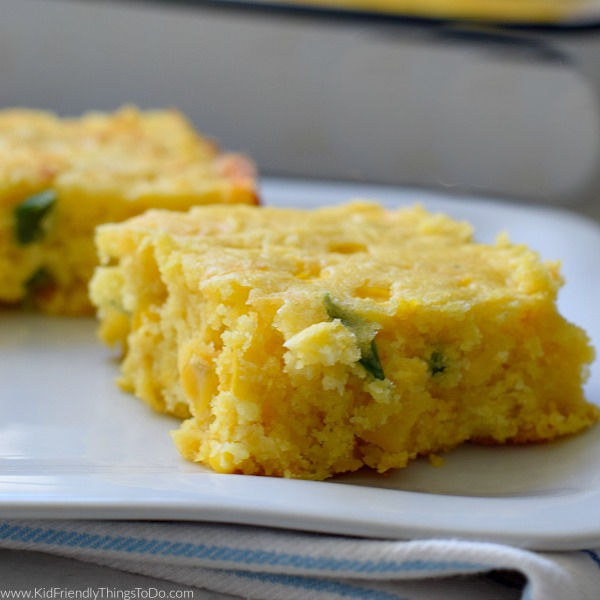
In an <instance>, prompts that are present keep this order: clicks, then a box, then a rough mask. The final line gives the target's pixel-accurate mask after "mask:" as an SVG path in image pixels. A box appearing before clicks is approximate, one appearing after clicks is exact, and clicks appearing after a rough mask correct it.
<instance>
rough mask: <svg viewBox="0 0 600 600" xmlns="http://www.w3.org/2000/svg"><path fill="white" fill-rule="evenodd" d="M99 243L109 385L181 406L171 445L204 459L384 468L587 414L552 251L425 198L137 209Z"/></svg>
mask: <svg viewBox="0 0 600 600" xmlns="http://www.w3.org/2000/svg"><path fill="white" fill-rule="evenodd" d="M97 244H98V247H99V251H100V256H101V261H102V264H103V265H104V266H101V267H99V268H98V270H97V271H96V274H95V276H94V278H93V280H92V283H91V295H92V299H93V301H94V303H95V304H96V305H97V306H98V307H99V315H100V319H101V321H102V323H101V336H102V337H103V339H104V340H105V341H106V342H107V343H109V344H115V343H121V344H122V345H123V346H124V348H125V355H124V360H123V363H122V385H123V386H124V387H125V388H126V389H128V390H131V391H133V392H134V393H135V394H136V395H138V396H139V397H141V398H143V399H144V400H145V401H146V402H148V403H149V404H150V405H151V406H152V407H153V408H155V409H156V410H159V411H164V412H168V413H172V414H175V415H177V416H179V417H182V418H186V420H185V421H184V422H183V424H182V426H181V428H180V429H179V430H178V431H177V432H175V434H174V438H175V443H176V445H177V447H178V448H179V450H180V452H181V453H182V454H183V456H184V457H186V458H187V459H189V460H192V461H197V462H201V463H204V464H206V465H210V466H211V467H212V468H213V469H214V470H216V471H219V472H224V473H231V472H239V473H247V474H264V475H276V476H285V477H302V478H314V479H323V478H326V477H328V476H331V475H333V474H335V473H341V472H344V471H352V470H355V469H358V468H359V467H361V466H362V465H368V466H370V467H372V468H374V469H377V470H378V471H381V472H383V471H386V470H388V469H391V468H395V467H403V466H405V465H406V464H407V462H408V461H409V460H411V459H412V458H414V457H416V456H418V455H426V454H430V453H436V452H439V451H443V450H446V449H449V448H452V447H454V446H456V445H457V444H459V443H461V442H464V441H466V440H473V441H476V442H485V443H512V442H514V443H520V442H539V441H545V440H552V439H554V438H556V437H559V436H563V435H566V434H571V433H575V432H578V431H581V430H582V429H584V428H586V427H588V426H590V425H591V424H592V423H594V422H595V421H596V420H597V419H598V417H599V409H598V407H596V406H594V405H592V404H589V403H587V402H586V401H585V399H584V397H583V394H582V382H583V381H584V379H585V377H586V374H587V365H588V363H590V362H591V360H592V358H593V350H592V348H591V347H590V344H589V341H588V338H587V336H586V334H585V333H584V332H583V331H582V330H581V329H580V328H578V327H576V326H575V325H572V324H570V323H568V322H567V321H566V320H565V319H564V318H563V317H562V316H560V315H559V314H558V312H557V309H556V305H555V300H556V294H557V290H558V288H559V286H560V285H561V278H560V275H559V272H558V264H557V263H544V262H541V261H540V259H539V258H538V256H537V255H536V253H534V252H532V251H531V250H529V249H528V248H526V247H525V246H522V245H512V244H511V243H509V241H508V240H507V239H506V238H505V237H501V238H500V239H499V240H498V242H497V243H496V244H495V245H484V244H478V243H475V242H473V241H472V232H471V228H470V226H468V225H467V224H464V223H458V222H455V221H452V220H451V219H450V218H448V217H446V216H443V215H432V214H429V213H427V212H425V211H424V210H423V209H422V208H420V207H415V208H410V209H402V210H396V211H386V210H384V209H382V208H381V207H379V206H378V205H376V204H372V203H362V202H357V203H350V204H347V205H343V206H337V207H330V208H322V209H319V210H315V211H300V210H289V209H280V208H262V209H257V208H254V207H248V206H235V207H228V208H226V207H222V206H211V207H197V208H193V209H191V210H190V211H189V212H188V213H185V214H181V213H179V214H176V213H172V212H168V211H149V212H148V213H146V214H145V215H142V216H139V217H136V218H134V219H131V220H129V221H127V222H125V223H121V224H117V225H104V226H102V227H100V228H99V229H98V231H97Z"/></svg>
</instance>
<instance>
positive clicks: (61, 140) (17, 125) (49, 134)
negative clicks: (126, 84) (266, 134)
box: [0, 106, 255, 199]
mask: <svg viewBox="0 0 600 600" xmlns="http://www.w3.org/2000/svg"><path fill="white" fill-rule="evenodd" d="M254 179H255V173H254V168H253V165H252V163H251V162H250V161H249V160H248V159H246V158H245V157H243V156H239V155H233V154H220V153H219V149H218V147H217V146H216V145H215V144H214V142H212V141H209V140H207V139H204V138H203V137H201V136H199V135H198V134H197V133H196V132H195V131H194V128H193V127H192V126H191V124H190V123H189V122H188V121H187V120H186V119H185V118H184V117H183V115H182V114H181V113H179V112H178V111H176V110H173V109H171V110H157V111H146V112H142V111H140V110H138V109H137V108H135V107H131V106H127V107H124V108H122V109H120V110H118V111H117V112H115V113H112V114H104V113H99V112H90V113H87V114H85V115H84V116H83V117H81V118H77V119H71V118H69V119H61V118H58V117H57V116H55V115H52V114H50V113H46V112H42V111H36V110H27V109H11V110H5V111H0V191H1V189H2V188H3V187H10V186H12V185H18V184H19V183H21V182H23V183H25V184H26V185H28V186H30V187H38V186H45V185H48V186H50V185H52V186H53V187H57V188H61V187H63V188H64V187H84V188H86V189H90V188H95V189H97V190H99V191H114V192H116V193H118V194H119V196H120V197H122V198H127V199H136V198H139V197H141V196H145V195H151V194H169V193H171V194H173V193H175V194H177V193H185V192H188V191H189V192H195V191H197V190H198V189H199V188H200V189H204V188H206V187H207V186H211V185H215V184H216V185H219V184H220V183H221V182H223V183H230V184H231V183H233V184H234V185H236V186H239V187H248V188H250V189H253V188H254V187H255V182H254Z"/></svg>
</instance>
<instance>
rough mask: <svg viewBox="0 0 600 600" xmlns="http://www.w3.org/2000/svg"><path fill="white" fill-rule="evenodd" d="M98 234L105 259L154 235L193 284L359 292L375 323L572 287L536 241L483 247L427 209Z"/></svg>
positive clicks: (358, 207) (334, 210)
mask: <svg viewBox="0 0 600 600" xmlns="http://www.w3.org/2000/svg"><path fill="white" fill-rule="evenodd" d="M97 242H98V246H99V249H100V252H101V255H102V256H103V258H104V260H105V261H108V260H110V259H111V258H113V257H116V258H119V257H121V256H124V255H127V254H128V253H129V252H132V251H134V249H135V248H136V247H139V245H140V244H144V243H151V244H152V245H154V246H155V248H156V251H157V252H159V253H164V255H165V256H167V255H169V257H170V258H169V264H173V265H180V266H181V268H182V269H183V272H184V274H185V278H186V281H187V282H188V285H189V286H190V288H191V289H202V288H204V287H205V286H214V285H216V286H219V285H224V284H225V283H226V282H230V283H231V282H234V283H235V284H237V285H239V286H242V287H245V288H248V289H249V290H251V291H250V293H251V294H252V297H253V298H257V297H259V296H260V297H262V298H269V297H270V298H272V299H273V300H274V301H276V302H279V303H286V302H288V301H290V300H293V301H294V302H295V303H296V304H298V303H300V304H305V303H307V306H306V309H307V311H308V312H310V309H309V306H308V305H309V304H311V305H312V304H314V306H315V307H317V306H319V307H321V308H322V304H323V296H324V294H326V293H330V294H333V295H335V296H336V297H339V298H352V299H353V300H352V302H353V303H354V304H355V306H354V308H355V309H357V310H358V309H359V310H360V311H361V312H362V313H363V314H369V315H370V316H371V317H372V318H374V319H377V318H381V317H382V316H384V315H386V314H387V315H391V314H394V313H395V312H396V310H397V308H398V306H400V305H406V303H416V304H417V305H427V306H429V307H438V308H439V309H440V310H458V311H462V310H467V309H469V307H472V306H473V305H474V304H479V303H481V302H497V303H499V305H498V306H499V308H500V306H501V305H508V304H510V303H511V302H513V301H518V302H521V301H526V302H530V301H531V302H534V301H537V300H542V301H544V302H548V301H553V299H554V298H555V296H556V292H557V290H558V288H559V286H560V284H561V280H560V276H559V274H558V265H557V264H554V263H544V262H542V261H541V260H540V259H539V257H538V255H537V254H536V253H535V252H533V251H531V250H529V249H528V248H526V247H525V246H521V245H513V244H511V243H510V242H508V240H507V239H505V238H499V240H498V242H497V243H496V244H494V245H487V244H479V243H475V242H474V241H473V240H472V235H471V228H470V226H469V225H467V224H465V223H459V222H456V221H453V220H452V219H450V218H449V217H446V216H444V215H434V214H430V213H428V212H426V211H425V210H423V209H422V208H421V207H418V206H417V207H412V208H404V209H400V210H393V211H388V210H384V209H383V208H381V207H380V206H378V205H377V204H373V203H367V202H354V203H349V204H346V205H341V206H337V207H328V208H323V209H318V210H314V211H302V210H292V209H281V208H273V207H264V208H262V209H256V208H254V207H249V206H242V205H237V206H235V207H223V206H218V205H214V206H210V207H195V208H193V209H192V210H190V211H189V212H188V213H187V214H172V213H168V212H166V211H149V212H147V213H146V214H144V215H141V216H139V217H136V218H134V219H131V220H129V221H127V222H125V223H122V224H119V225H105V226H102V227H100V228H99V230H98V234H97ZM321 308H320V309H321ZM378 315H379V316H378Z"/></svg>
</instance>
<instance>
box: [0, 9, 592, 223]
mask: <svg viewBox="0 0 600 600" xmlns="http://www.w3.org/2000/svg"><path fill="white" fill-rule="evenodd" d="M334 1H335V0H334ZM364 2H368V0H364ZM555 3H557V4H559V5H560V4H561V0H556V2H555ZM336 4H337V8H338V9H339V8H340V4H343V2H341V0H337V1H336ZM349 4H351V8H352V9H353V10H351V11H350V12H346V11H344V10H343V7H342V9H339V10H321V9H320V8H318V7H315V6H313V8H308V9H303V8H298V7H297V5H293V4H286V5H283V6H281V5H276V6H273V5H270V4H268V3H258V4H256V3H254V4H252V3H246V2H243V1H234V2H230V1H227V0H214V1H212V2H202V1H196V2H194V1H192V0H188V1H187V2H174V1H167V0H165V1H163V2H160V1H153V2H149V1H125V0H122V1H118V0H112V1H105V0H104V1H103V0H0V11H1V14H0V105H1V106H2V107H7V106H28V107H40V108H45V109H51V110H54V111H57V112H58V113H60V114H63V115H77V114H80V113H81V112H83V111H86V110H89V109H106V110H112V109H115V108H116V107H118V106H120V105H122V104H124V103H135V104H138V105H140V106H141V107H144V108H150V107H164V106H176V107H178V108H180V109H181V110H182V111H184V112H185V113H186V114H187V115H188V116H189V117H190V118H191V119H192V120H193V121H194V122H195V124H196V125H197V126H198V128H199V129H200V130H201V131H203V132H205V133H207V134H209V135H212V136H214V137H216V138H218V139H219V140H220V142H221V144H222V145H223V146H224V147H227V148H229V149H234V150H241V151H245V152H248V153H249V154H250V155H251V156H253V158H254V159H255V160H256V161H257V163H258V165H259V168H260V170H261V173H262V174H264V175H276V176H292V177H303V178H326V179H336V180H337V179H339V180H346V181H348V180H350V181H361V182H378V183H391V184H399V185H403V186H424V187H427V188H433V189H441V190H448V191H451V192H452V193H453V194H457V193H459V194H466V195H470V194H474V195H478V196H480V195H490V196H495V197H502V198H507V199H512V200H516V201H519V202H538V203H544V204H555V205H556V204H558V205H562V206H568V207H571V208H574V209H576V210H578V211H580V212H584V213H588V214H593V215H595V216H597V217H598V218H600V207H599V204H600V201H597V198H598V196H600V174H599V171H600V170H599V169H598V163H599V156H600V118H599V103H598V99H599V98H600V68H598V67H599V66H600V32H598V31H597V23H598V22H600V10H598V9H597V8H598V7H597V6H596V5H598V4H600V3H598V2H596V3H593V2H587V3H586V11H585V13H579V14H577V15H576V16H575V17H573V16H572V15H571V14H569V13H565V14H566V16H565V15H563V16H561V17H558V18H555V17H548V16H547V15H545V16H544V15H542V17H543V18H541V19H540V22H536V19H535V13H532V14H533V16H532V15H531V14H529V15H527V23H526V26H523V23H521V24H517V25H516V26H515V24H514V23H510V25H509V26H501V27H498V26H496V25H495V24H494V23H495V22H496V21H497V20H498V19H500V20H505V21H506V20H507V21H514V19H512V18H511V15H510V13H507V14H505V15H504V17H502V15H500V16H498V15H492V17H493V18H492V21H491V22H490V21H489V17H490V15H489V14H486V15H484V16H485V17H486V19H487V20H484V21H482V20H481V19H477V18H476V19H473V18H467V19H466V20H465V19H464V18H463V19H462V20H461V21H456V20H444V19H443V18H440V17H443V16H444V13H443V5H444V2H442V1H440V2H437V4H436V3H433V4H434V5H436V6H438V9H436V10H437V12H435V11H434V13H435V14H433V15H431V14H424V15H419V13H418V10H417V12H416V14H415V13H414V12H413V14H412V15H411V16H410V18H403V17H402V15H401V14H400V15H399V14H398V13H397V12H393V11H392V14H387V13H386V12H369V11H365V10H364V3H363V5H359V6H358V12H356V10H357V5H356V2H353V0H349ZM391 4H393V3H392V2H388V3H387V4H385V5H384V6H383V8H384V9H387V8H389V6H390V5H391ZM400 4H402V2H400ZM408 4H412V5H413V8H414V6H417V8H418V4H419V3H417V2H412V3H408ZM425 4H426V5H428V6H431V4H432V3H431V2H429V3H424V5H425ZM446 4H447V5H450V6H451V5H454V7H455V8H456V7H457V6H460V5H461V3H460V2H452V1H451V0H448V2H447V3H446ZM505 4H506V3H505ZM510 4H511V3H508V5H510ZM525 4H527V3H526V2H525ZM538 4H540V3H538ZM541 4H542V5H543V4H544V3H543V2H541ZM546 4H547V6H550V5H551V4H552V2H551V0H546ZM468 5H469V6H471V7H472V6H474V5H475V6H476V5H477V3H474V2H470V3H468ZM492 5H494V6H495V5H498V2H496V3H492V4H489V3H487V4H486V2H485V0H482V2H481V6H488V7H489V6H492ZM562 5H570V6H574V3H573V0H562ZM439 6H441V7H442V8H441V9H439ZM376 8H377V10H379V9H381V8H382V2H380V3H379V5H378V6H377V7H376ZM440 11H441V12H440ZM432 16H433V17H434V18H433V19H430V18H429V17H432ZM461 16H462V17H465V16H466V17H472V16H473V15H470V14H469V12H468V11H467V12H466V13H465V14H462V15H461ZM474 16H475V17H477V16H478V15H477V14H475V15H474ZM479 16H481V15H479ZM420 17H428V18H420ZM553 19H554V20H553ZM557 19H558V20H557ZM517 20H518V19H517ZM548 20H549V22H548ZM542 21H543V22H542Z"/></svg>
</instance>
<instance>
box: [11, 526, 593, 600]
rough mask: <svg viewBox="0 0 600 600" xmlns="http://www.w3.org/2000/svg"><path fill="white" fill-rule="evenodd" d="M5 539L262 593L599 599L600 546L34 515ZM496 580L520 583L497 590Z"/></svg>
mask: <svg viewBox="0 0 600 600" xmlns="http://www.w3.org/2000/svg"><path fill="white" fill-rule="evenodd" d="M0 547H1V548H12V549H21V550H36V551H41V552H50V553H53V554H57V555H61V556H65V557H71V558H76V559H79V560H84V561H88V562H93V563H97V564H101V565H105V566H109V567H114V568H117V569H121V570H124V571H129V572H132V573H139V574H143V575H151V576H153V577H158V578H161V579H165V580H169V581H173V582H177V583H181V584H186V585H191V586H197V587H201V588H205V589H209V590H213V591H217V592H223V593H228V594H232V595H235V596H241V597H243V598H252V599H261V600H271V599H273V600H279V599H282V600H294V599H298V600H310V599H315V600H317V599H318V600H334V599H335V600H339V599H342V598H359V599H365V600H366V599H368V600H399V599H402V600H434V599H440V600H441V599H442V598H443V599H444V600H454V599H456V600H459V599H460V600H480V599H481V600H483V599H485V600H489V599H490V598H505V597H509V598H521V599H522V600H579V599H581V600H598V598H600V549H598V550H592V549H587V550H581V551H579V552H544V553H541V552H532V551H527V550H522V549H518V548H514V547H510V546H505V545H500V544H492V543H483V542H471V541H465V540H419V541H388V540H373V539H360V538H349V537H341V536H334V535H323V534H316V533H302V532H294V531H287V530H274V529H266V528H259V527H248V526H240V525H224V524H215V523H163V522H141V521H123V522H121V521H30V520H28V521H21V520H19V521H15V520H11V521H0ZM515 572H516V573H520V574H521V575H522V582H523V585H522V586H521V585H518V583H520V579H521V577H520V576H519V575H518V574H516V573H515ZM483 574H487V576H488V577H489V575H490V574H491V575H492V577H493V579H488V578H485V577H482V576H481V575H483ZM465 576H469V577H465ZM498 581H500V582H502V585H513V586H515V587H518V589H517V590H510V593H509V594H508V595H499V593H498V589H499V588H498V586H499V585H501V584H500V583H498ZM492 586H494V589H495V590H496V592H495V595H494V594H493V593H492V591H491V590H492Z"/></svg>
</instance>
